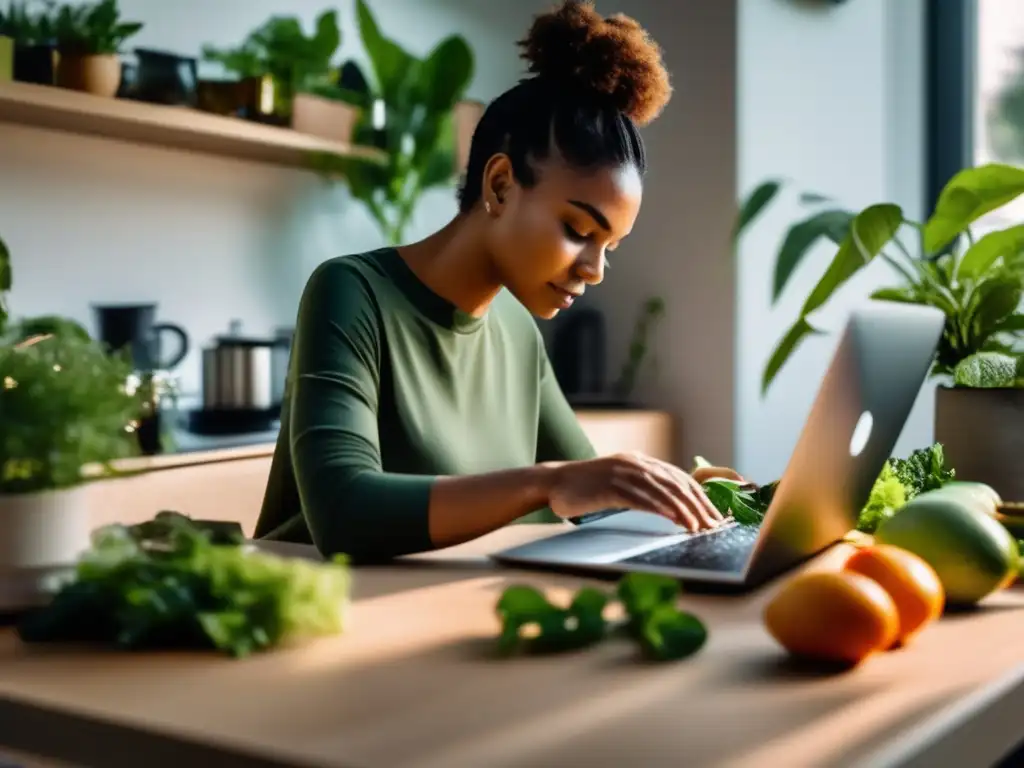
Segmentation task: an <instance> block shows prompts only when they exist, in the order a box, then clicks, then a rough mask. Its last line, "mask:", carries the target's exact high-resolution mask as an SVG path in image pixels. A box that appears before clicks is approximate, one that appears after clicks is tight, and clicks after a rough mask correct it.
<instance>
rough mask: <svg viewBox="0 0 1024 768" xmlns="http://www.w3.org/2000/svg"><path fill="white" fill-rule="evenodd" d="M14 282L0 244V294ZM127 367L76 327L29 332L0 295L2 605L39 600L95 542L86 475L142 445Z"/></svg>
mask: <svg viewBox="0 0 1024 768" xmlns="http://www.w3.org/2000/svg"><path fill="white" fill-rule="evenodd" d="M10 286H11V269H10V259H9V253H8V251H7V249H6V247H4V246H3V245H2V243H0V299H2V298H3V294H4V293H6V291H7V290H8V289H9V288H10ZM68 327H69V328H71V327H74V324H69V326H68ZM130 372H131V366H130V364H129V363H128V361H127V360H124V359H122V358H121V357H116V356H115V357H111V356H108V355H107V354H106V352H105V350H103V348H102V347H101V346H100V345H99V344H97V343H96V342H94V341H92V340H91V339H89V338H88V336H87V335H86V336H83V335H82V334H80V333H78V332H69V333H58V334H46V335H34V336H29V337H27V338H26V337H25V336H24V334H23V333H22V331H21V327H20V325H18V324H14V326H13V327H8V313H7V308H6V304H4V303H3V301H2V300H0V519H2V520H3V535H2V536H0V612H8V611H18V610H21V609H24V608H27V607H31V606H32V605H33V604H35V603H37V602H39V601H41V600H42V599H43V598H44V597H45V595H46V593H47V590H48V582H49V581H50V579H52V578H53V577H55V576H58V575H59V574H60V573H61V572H62V571H63V570H64V569H66V568H67V567H68V566H70V565H73V563H74V561H75V558H76V557H77V556H78V554H79V553H80V552H82V551H83V550H85V549H86V548H87V547H88V546H89V536H90V531H91V529H92V521H91V517H90V514H89V504H88V496H87V492H86V481H87V480H89V479H91V478H95V477H98V476H102V475H103V474H104V473H103V472H102V471H101V470H102V468H103V467H104V466H106V467H109V465H110V462H111V461H112V460H114V459H117V458H120V457H123V456H129V455H132V454H133V453H135V448H136V445H137V443H136V440H135V438H134V435H133V434H132V433H131V430H132V429H133V420H134V419H135V418H136V416H137V414H138V413H139V405H140V404H139V398H138V396H137V394H136V393H135V392H132V391H131V390H130V389H129V388H128V387H126V382H127V381H128V376H129V374H130ZM97 470H100V471H97Z"/></svg>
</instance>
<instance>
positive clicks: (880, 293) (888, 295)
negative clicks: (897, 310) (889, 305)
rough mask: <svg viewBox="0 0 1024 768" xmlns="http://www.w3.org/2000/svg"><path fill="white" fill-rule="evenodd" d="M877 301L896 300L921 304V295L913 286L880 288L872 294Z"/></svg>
mask: <svg viewBox="0 0 1024 768" xmlns="http://www.w3.org/2000/svg"><path fill="white" fill-rule="evenodd" d="M871 298H872V299H873V300H875V301H895V302H899V303H900V304H921V303H922V302H921V297H920V296H919V295H918V294H917V291H916V290H914V288H912V287H911V286H903V287H900V288H879V289H878V290H876V291H874V292H873V293H872V294H871Z"/></svg>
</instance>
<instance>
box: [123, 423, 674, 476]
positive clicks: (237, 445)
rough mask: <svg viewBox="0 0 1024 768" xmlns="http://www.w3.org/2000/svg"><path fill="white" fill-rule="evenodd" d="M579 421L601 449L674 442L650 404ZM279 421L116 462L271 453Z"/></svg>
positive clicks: (179, 437) (663, 446) (171, 462)
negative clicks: (260, 428)
mask: <svg viewBox="0 0 1024 768" xmlns="http://www.w3.org/2000/svg"><path fill="white" fill-rule="evenodd" d="M576 414H577V416H578V417H579V420H580V423H581V425H582V426H583V428H584V430H585V431H586V432H587V434H588V436H589V437H590V439H591V441H592V442H593V443H594V445H595V447H596V448H597V449H598V451H599V452H610V451H613V450H641V451H644V452H646V453H649V454H651V455H652V456H657V457H659V458H669V457H671V455H672V449H673V445H674V442H675V440H674V435H673V431H674V424H673V419H672V417H671V416H670V415H669V414H667V413H664V412H662V411H651V410H584V409H580V410H577V411H576ZM279 429H280V426H279V425H278V426H276V427H275V428H274V429H271V430H266V431H259V432H247V433H241V434H234V435H198V434H195V433H193V432H189V431H187V430H186V429H184V428H182V427H180V426H178V427H175V428H174V429H173V430H172V432H171V438H172V440H171V442H172V446H173V447H172V449H171V450H169V451H167V452H164V453H159V454H156V455H154V456H139V457H134V458H131V459H124V460H122V461H119V462H117V463H116V466H117V467H118V468H120V469H122V470H124V471H131V472H139V471H150V470H156V469H169V468H174V467H181V466H190V465H195V464H208V463H215V462H221V461H231V460H237V459H248V458H256V457H262V456H271V455H273V453H274V445H275V443H276V442H277V436H278V432H279Z"/></svg>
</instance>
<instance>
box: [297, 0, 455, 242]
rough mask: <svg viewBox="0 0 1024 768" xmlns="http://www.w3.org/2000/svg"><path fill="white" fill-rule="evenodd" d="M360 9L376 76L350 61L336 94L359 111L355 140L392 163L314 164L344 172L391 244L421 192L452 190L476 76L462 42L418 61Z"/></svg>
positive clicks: (323, 159) (450, 41)
mask: <svg viewBox="0 0 1024 768" xmlns="http://www.w3.org/2000/svg"><path fill="white" fill-rule="evenodd" d="M356 10H357V16H358V20H359V33H360V36H361V38H362V42H363V47H364V48H365V50H366V53H367V56H368V57H369V60H370V65H371V67H370V72H369V74H367V73H365V72H364V71H363V69H362V68H361V67H360V66H359V65H358V64H357V63H356V62H354V61H347V62H346V63H345V64H344V65H343V66H342V68H341V72H340V77H339V78H338V83H337V89H336V90H335V95H336V97H337V98H339V99H341V100H344V101H347V102H349V103H351V104H353V105H354V106H356V107H359V108H360V117H359V120H358V121H357V123H356V126H355V130H354V143H355V144H358V145H366V146H376V147H379V148H380V149H383V150H384V151H385V152H386V155H387V159H386V161H385V162H383V163H379V162H375V161H373V160H365V159H359V158H346V157H336V156H328V155H319V156H317V157H316V158H314V160H313V162H314V163H315V164H316V166H317V167H318V168H319V169H320V170H322V171H324V172H325V173H328V174H330V173H333V172H340V173H341V174H342V175H343V176H344V182H345V183H346V184H347V185H348V187H349V190H350V191H351V193H352V196H353V197H354V198H355V199H356V200H359V201H360V202H361V203H363V205H365V206H366V209H367V210H368V211H369V213H370V215H371V216H372V217H373V219H374V221H375V222H376V223H377V225H378V226H379V227H380V229H381V232H382V234H383V235H384V238H385V240H386V241H387V242H388V243H389V244H392V245H398V244H400V243H402V242H403V241H404V237H405V231H406V228H407V227H408V225H409V222H410V221H411V219H412V216H413V213H414V212H415V209H416V204H417V203H418V202H419V200H420V197H421V196H422V194H423V193H424V192H425V191H426V190H428V189H431V188H435V187H444V186H454V182H455V179H456V175H457V173H456V161H455V129H454V125H453V109H454V107H455V105H456V104H457V103H458V102H459V101H460V100H461V99H462V98H463V97H464V95H465V92H466V88H467V87H468V86H469V83H470V81H471V80H472V78H473V69H474V61H473V52H472V50H471V49H470V47H469V44H468V43H467V42H466V40H465V39H464V38H462V37H461V36H459V35H451V36H449V37H447V38H445V39H444V40H442V41H441V42H440V43H438V44H437V45H436V46H435V47H434V49H433V50H432V51H431V52H430V53H429V54H427V56H426V57H425V58H422V59H421V58H418V57H416V56H414V55H413V54H411V53H409V52H408V51H407V50H405V49H404V48H402V47H401V46H400V45H399V44H398V43H397V42H395V41H394V40H392V39H390V38H387V37H385V36H384V34H383V32H381V30H380V27H379V26H378V25H377V22H376V20H375V19H374V17H373V14H372V13H371V12H370V9H369V7H368V6H367V4H366V3H365V2H363V0H357V2H356Z"/></svg>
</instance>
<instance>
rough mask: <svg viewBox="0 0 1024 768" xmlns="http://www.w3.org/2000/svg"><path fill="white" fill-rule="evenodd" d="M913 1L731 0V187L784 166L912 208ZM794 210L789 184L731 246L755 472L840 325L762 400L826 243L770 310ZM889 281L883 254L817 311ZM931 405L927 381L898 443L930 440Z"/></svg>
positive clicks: (920, 79) (919, 27)
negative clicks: (734, 139)
mask: <svg viewBox="0 0 1024 768" xmlns="http://www.w3.org/2000/svg"><path fill="white" fill-rule="evenodd" d="M923 5H924V4H923V2H922V0H899V1H898V2H893V0H853V1H852V2H848V3H845V4H843V5H840V6H837V7H828V6H825V5H824V4H823V5H822V7H817V8H816V7H813V6H811V5H809V4H802V3H799V2H794V0H740V6H739V7H740V14H739V104H738V111H739V127H740V129H739V136H738V162H739V175H738V178H739V189H740V192H741V193H742V194H744V195H745V194H746V193H747V192H749V191H750V190H751V189H752V188H753V187H754V186H755V185H756V184H758V183H759V182H760V181H762V180H763V179H765V178H766V177H769V176H779V175H782V176H785V177H788V178H790V179H792V180H793V181H794V189H798V190H804V189H808V190H814V191H819V192H822V193H825V194H829V195H832V196H835V197H836V198H838V200H839V201H840V202H841V203H842V204H844V205H846V206H849V207H851V208H854V209H859V208H861V207H863V206H866V205H869V204H871V203H875V202H881V201H886V200H889V201H892V202H895V203H898V204H900V205H902V206H904V210H905V211H906V213H907V215H908V216H910V217H920V216H921V213H922V211H921V207H922V198H923V176H924V173H923V171H924V160H923V154H922V153H923V144H924V142H923V137H924V133H923V130H922V120H923V111H924V104H923V98H924V73H923V61H922V58H923V57H922V51H923V21H922V20H923V13H924V11H923ZM801 212H802V210H801V208H800V207H799V205H798V204H797V203H796V201H795V196H794V195H793V193H792V192H790V193H789V194H787V195H786V196H785V197H784V198H783V199H781V200H778V201H777V202H776V203H775V204H774V205H773V206H772V208H771V209H770V210H769V212H768V213H767V214H765V215H764V217H763V219H762V220H761V221H760V222H759V223H758V224H757V225H756V226H755V227H753V228H751V229H750V230H749V231H748V232H747V235H746V237H745V239H744V241H743V242H742V244H741V248H740V258H739V264H740V267H739V274H740V280H739V283H738V285H737V318H738V319H737V322H738V336H737V344H736V355H737V362H736V368H737V379H736V446H737V452H736V464H737V466H739V467H740V468H741V469H742V471H744V472H745V473H747V474H748V475H749V476H751V477H752V478H754V479H756V480H759V481H768V480H771V479H774V478H777V477H778V476H779V475H780V473H781V472H782V470H783V469H784V467H785V464H786V461H787V459H788V456H789V453H790V451H791V449H792V447H793V446H794V444H795V442H796V439H797V436H798V433H799V430H800V428H801V426H802V424H803V420H804V417H805V416H806V414H807V412H808V410H809V409H810V405H811V401H812V399H813V397H814V395H815V393H816V391H817V387H818V384H819V382H820V378H821V375H822V374H823V372H824V370H825V368H826V366H827V364H828V361H829V359H830V357H831V355H832V352H833V351H834V348H835V343H836V341H837V335H838V334H832V335H829V336H826V337H822V338H816V339H812V340H810V341H806V342H805V343H804V345H803V347H802V348H801V350H800V351H799V352H798V353H797V354H796V355H794V356H793V357H792V358H791V360H790V363H789V364H788V365H787V366H786V368H784V369H783V370H782V372H781V373H780V374H779V375H778V377H777V378H776V380H775V383H774V385H773V386H772V388H771V390H769V393H768V395H767V397H765V398H764V399H762V397H761V394H760V382H761V373H762V371H763V369H764V365H765V362H766V361H767V359H768V357H769V355H770V354H771V351H772V349H773V348H774V345H775V343H776V342H777V341H778V339H779V337H780V336H781V335H782V333H784V332H785V330H786V328H787V327H788V326H789V325H790V324H791V323H792V322H793V321H794V320H795V319H796V317H797V312H798V311H799V308H800V305H801V304H802V302H803V300H804V298H805V297H806V296H807V294H808V292H809V291H810V289H811V288H812V287H813V285H814V283H815V282H816V281H817V279H818V278H819V276H820V275H821V273H822V271H823V270H824V268H825V265H827V263H828V262H829V260H830V259H831V257H832V256H833V254H834V248H831V249H830V248H829V247H827V246H825V245H822V246H820V247H819V248H818V249H816V250H815V251H814V252H813V254H812V255H811V256H810V257H809V258H808V259H807V260H806V262H805V263H804V265H803V266H802V268H801V269H800V270H799V271H798V272H797V273H796V275H795V276H794V279H793V280H792V282H791V284H790V286H789V287H788V288H787V290H786V292H785V293H784V294H783V296H782V297H781V299H780V301H779V303H778V305H777V306H776V307H775V308H774V309H773V308H771V306H770V289H771V280H772V273H773V270H774V258H775V253H776V251H777V248H778V245H779V243H780V242H781V239H782V237H783V234H784V232H785V229H786V228H787V227H788V225H790V224H792V223H793V222H794V221H796V220H797V217H798V216H800V215H801ZM892 280H893V277H892V274H891V272H890V271H889V270H888V269H887V268H886V267H885V266H884V265H882V264H878V265H873V268H872V269H870V270H868V271H866V273H865V274H863V275H861V276H859V277H858V278H856V279H854V280H852V281H851V282H850V284H849V285H847V286H846V288H845V289H844V290H843V291H842V292H841V294H838V295H837V300H836V301H834V302H832V303H831V304H830V305H829V306H828V308H827V309H825V310H823V311H821V312H820V313H819V316H818V318H817V319H818V323H819V324H820V325H822V326H824V327H826V328H828V329H832V330H839V329H841V327H842V324H843V322H844V321H845V318H846V316H847V313H848V312H849V310H850V308H851V307H852V306H853V305H854V304H855V303H857V302H858V301H859V300H861V299H863V297H865V296H866V295H867V293H868V292H869V291H870V290H871V288H873V287H874V286H876V285H879V284H882V283H887V282H890V281H892ZM932 403H933V399H932V387H931V386H926V387H925V389H924V391H923V393H922V396H921V397H919V399H918V403H917V405H916V407H915V410H914V413H913V414H912V416H911V418H910V420H909V422H908V424H907V426H906V428H905V429H904V433H903V436H902V437H901V440H900V443H899V445H898V446H897V449H896V450H897V452H906V451H909V450H910V449H912V448H916V447H919V446H921V445H925V444H926V443H928V442H930V440H931V429H932V426H931V411H932V407H933V406H932Z"/></svg>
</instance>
